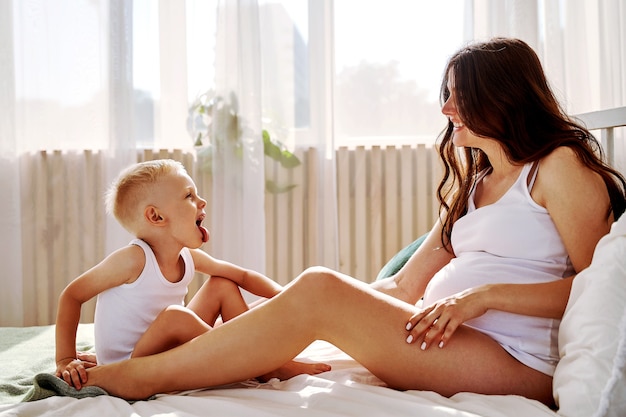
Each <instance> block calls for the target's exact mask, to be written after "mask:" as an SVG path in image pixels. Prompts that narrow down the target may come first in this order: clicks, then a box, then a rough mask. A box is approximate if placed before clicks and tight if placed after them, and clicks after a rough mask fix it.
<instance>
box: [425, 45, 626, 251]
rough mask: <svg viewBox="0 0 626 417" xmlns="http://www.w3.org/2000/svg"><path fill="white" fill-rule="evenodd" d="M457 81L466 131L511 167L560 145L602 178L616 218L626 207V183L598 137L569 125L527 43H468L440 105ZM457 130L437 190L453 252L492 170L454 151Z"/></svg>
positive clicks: (452, 67)
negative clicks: (459, 224) (477, 187)
mask: <svg viewBox="0 0 626 417" xmlns="http://www.w3.org/2000/svg"><path fill="white" fill-rule="evenodd" d="M451 75H452V76H453V82H454V91H455V98H456V102H455V104H456V109H457V111H458V114H459V117H460V119H461V121H462V122H463V124H464V125H465V126H466V127H467V128H468V129H469V130H470V131H472V132H473V133H475V134H476V135H478V136H481V137H487V138H492V139H494V140H497V141H499V142H500V143H501V144H502V146H503V149H504V152H505V154H506V156H507V157H508V159H509V161H511V162H513V163H516V164H526V163H528V162H533V161H538V160H540V159H542V158H543V157H545V156H547V155H549V154H550V153H551V152H552V151H553V150H554V149H556V148H557V147H559V146H567V147H569V148H571V149H572V150H573V151H574V152H576V155H577V156H578V158H579V159H580V161H581V162H582V163H583V164H584V165H585V166H587V167H589V168H590V169H591V170H593V171H594V172H597V173H598V174H599V175H600V176H602V178H603V180H604V182H605V184H606V187H607V189H608V192H609V197H610V200H611V207H610V209H609V212H608V213H607V218H608V216H609V215H610V213H611V211H612V212H613V215H614V218H615V219H617V218H618V217H619V216H620V215H621V214H622V213H623V212H624V209H625V208H626V195H625V193H626V191H625V190H626V180H625V179H624V176H622V175H621V174H620V173H619V172H618V171H616V170H615V169H613V168H611V167H610V166H609V165H608V164H607V163H606V162H605V159H604V154H603V152H602V148H601V147H600V145H599V144H598V141H597V140H596V138H595V137H594V136H593V135H592V134H591V133H590V132H589V131H588V130H587V129H586V128H585V127H584V126H582V125H581V124H579V123H576V122H575V121H574V120H573V119H571V118H569V117H568V116H567V115H566V114H565V112H564V111H563V109H562V108H561V106H560V105H559V103H558V101H557V99H556V97H555V96H554V94H553V92H552V90H551V88H550V86H549V85H548V81H547V79H546V76H545V74H544V72H543V68H542V66H541V62H540V61H539V58H538V57H537V55H536V54H535V52H534V51H533V50H532V49H531V48H530V47H529V46H528V45H527V44H526V43H525V42H523V41H521V40H518V39H509V38H494V39H491V40H490V41H487V42H481V43H474V44H470V45H468V46H466V47H464V48H462V49H461V50H460V51H458V52H457V53H456V54H455V55H453V56H452V58H450V60H449V62H448V65H447V67H446V70H445V73H444V78H443V82H442V85H441V94H440V99H441V102H442V104H443V103H444V102H445V101H446V100H447V99H448V97H449V96H450V91H449V90H448V78H449V77H450V76H451ZM452 131H453V125H452V122H451V121H448V126H447V127H446V129H445V130H444V131H443V132H442V134H441V136H440V140H441V141H440V144H439V154H440V156H441V158H442V160H443V165H444V176H443V178H442V180H441V183H440V184H439V187H438V189H437V197H438V199H439V201H440V203H441V208H440V216H441V218H442V222H443V232H442V236H441V238H442V242H443V243H444V246H445V247H446V248H447V249H448V250H450V249H451V247H450V237H451V234H452V225H453V224H454V222H455V221H456V220H457V219H458V218H460V217H461V216H463V215H464V214H465V213H466V212H467V203H468V199H469V195H470V192H471V190H472V187H473V186H474V182H475V180H476V174H477V173H479V172H480V171H482V170H483V169H485V168H488V167H489V166H490V162H489V160H488V159H487V156H486V155H485V154H484V153H483V151H481V150H480V149H477V148H462V149H460V150H459V148H456V147H455V146H454V144H453V143H452V136H453V134H452Z"/></svg>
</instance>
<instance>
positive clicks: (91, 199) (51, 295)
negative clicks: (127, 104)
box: [20, 145, 440, 325]
mask: <svg viewBox="0 0 626 417" xmlns="http://www.w3.org/2000/svg"><path fill="white" fill-rule="evenodd" d="M296 155H297V156H298V157H299V158H300V160H301V161H302V164H301V165H300V166H298V167H296V168H293V169H289V170H287V169H282V168H280V167H276V166H273V165H271V164H268V167H267V170H268V172H267V175H268V176H269V177H271V178H272V179H273V180H275V181H276V182H277V183H279V184H282V185H292V186H293V188H292V189H291V190H290V191H287V192H283V193H277V194H273V193H270V192H267V193H266V207H265V216H266V245H267V250H266V253H267V261H266V271H265V272H266V274H267V275H268V276H270V277H272V278H273V279H275V280H276V281H278V282H279V283H281V284H286V283H287V282H289V281H290V280H291V279H293V277H295V276H297V275H298V274H299V273H300V272H302V270H303V269H305V268H306V267H308V266H311V265H313V264H315V259H316V257H315V253H314V250H315V249H314V248H315V247H316V246H317V245H315V244H312V242H314V240H315V238H316V235H317V234H316V231H315V227H316V225H315V221H314V220H313V219H314V216H313V214H314V213H315V210H316V207H317V196H316V190H317V174H316V170H317V169H318V168H317V167H318V164H317V162H316V161H317V158H318V151H317V150H316V149H314V148H307V149H300V150H298V151H296ZM106 157H107V156H106V155H105V154H104V153H103V152H97V151H93V152H92V151H81V152H61V151H50V152H38V153H30V154H25V155H23V156H22V158H21V160H20V167H21V168H20V169H21V171H22V175H21V178H22V179H23V182H22V184H21V192H22V196H21V198H22V207H23V210H24V212H25V214H26V216H25V219H28V221H29V222H31V225H29V226H28V227H23V228H22V230H23V231H24V232H23V234H22V245H23V267H24V269H23V270H24V274H23V276H24V278H23V279H24V294H25V299H24V325H45V324H50V323H54V321H55V317H56V305H57V302H58V296H59V294H60V292H61V291H62V289H63V288H64V287H65V286H66V285H67V284H68V283H69V282H70V281H71V280H72V279H74V278H75V277H77V276H78V275H80V274H81V273H82V272H84V271H86V270H88V269H89V268H91V267H92V266H94V265H95V264H97V263H98V262H99V261H101V260H102V259H103V258H104V256H105V255H106V254H105V245H104V241H103V236H105V216H106V214H105V209H104V201H103V195H104V192H105V190H106V186H107V184H104V183H103V180H102V178H103V177H104V169H105V160H104V158H106ZM158 158H172V159H176V160H179V161H181V162H182V163H183V165H185V167H186V169H187V170H188V172H189V173H190V175H191V176H192V177H193V178H194V181H195V182H196V185H197V187H198V192H199V193H200V195H201V196H203V197H204V198H206V199H207V200H209V201H210V198H211V190H212V179H211V175H210V172H208V171H207V170H204V169H202V166H203V165H202V161H198V159H197V158H196V156H195V154H194V153H193V152H187V151H179V150H176V151H171V150H161V151H151V150H145V151H143V150H142V151H140V152H138V154H137V161H143V160H150V159H158ZM437 160H438V159H437V155H436V153H435V152H434V151H433V148H431V147H427V146H423V145H420V146H401V147H393V146H392V147H378V146H374V147H368V148H366V147H356V148H339V149H337V152H336V175H337V213H338V219H337V220H338V225H339V229H338V240H339V245H338V247H339V262H340V264H339V270H340V271H341V272H343V273H346V274H348V275H351V276H354V277H356V278H358V279H361V280H363V281H371V280H373V279H374V278H375V277H376V274H377V273H378V270H379V269H380V268H381V267H382V266H383V265H384V264H385V263H386V261H387V260H388V259H389V258H391V257H392V256H393V254H395V253H396V252H397V251H398V250H399V249H401V248H402V247H403V246H405V245H406V244H408V243H410V242H411V241H413V240H414V239H415V238H416V237H418V236H419V235H421V234H423V233H425V232H427V231H428V230H429V229H430V227H431V225H432V224H433V222H434V219H435V218H436V215H437V204H436V198H435V190H436V186H437V182H438V179H439V177H440V174H439V165H438V162H437ZM24 179H27V180H24ZM206 210H207V219H210V218H211V213H210V210H211V205H210V204H209V205H207V207H206ZM206 225H207V226H208V227H209V228H210V224H209V223H208V222H207V223H206ZM215 239H216V241H213V240H211V241H210V242H209V243H208V244H206V245H205V246H204V248H205V249H206V250H207V251H208V252H211V245H212V244H219V239H218V238H217V237H216V238H215ZM202 282H203V278H202V277H199V278H198V279H196V280H194V283H193V284H192V286H191V287H190V292H189V296H191V295H193V294H194V293H195V291H196V290H197V289H198V288H199V286H200V285H201V284H202ZM94 305H95V300H92V301H90V302H89V303H87V304H86V305H85V306H84V307H83V311H82V317H81V320H82V321H84V322H90V321H92V320H93V310H94Z"/></svg>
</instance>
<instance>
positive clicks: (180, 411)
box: [0, 341, 557, 417]
mask: <svg viewBox="0 0 626 417" xmlns="http://www.w3.org/2000/svg"><path fill="white" fill-rule="evenodd" d="M299 358H300V360H312V361H323V362H326V363H330V364H331V365H332V366H333V370H332V371H330V372H326V373H323V374H320V375H316V376H310V375H299V376H296V377H294V378H291V379H290V380H287V381H278V380H272V381H269V382H267V383H264V384H261V383H256V382H253V381H248V382H247V383H242V384H233V385H229V386H226V387H220V388H214V389H205V390H196V391H189V392H185V393H179V394H176V395H159V396H157V398H156V399H153V400H149V401H138V402H135V403H132V404H130V403H128V402H126V401H124V400H122V399H120V398H115V397H107V396H101V397H95V398H86V399H82V400H76V399H73V398H67V397H52V398H47V399H45V400H41V401H35V402H31V403H20V404H11V405H0V416H35V415H36V416H98V417H101V416H118V415H119V416H121V415H124V416H131V415H132V416H155V415H161V416H163V415H167V416H246V417H248V416H294V415H298V416H391V415H393V416H409V415H410V416H428V417H439V416H441V417H444V416H446V417H450V416H463V417H466V416H483V417H504V416H506V417H535V416H536V417H554V416H557V414H556V413H555V412H554V411H552V410H550V409H549V408H548V407H546V406H544V405H543V404H541V403H539V402H537V401H534V400H529V399H527V398H524V397H519V396H511V395H509V396H495V395H491V396H487V395H480V394H472V393H461V394H457V395H455V396H453V397H451V398H446V397H443V396H441V395H438V394H436V393H434V392H426V391H397V390H392V389H389V388H386V387H385V386H384V384H383V383H382V381H380V380H379V379H378V378H376V377H375V376H374V375H372V374H371V373H370V372H369V371H367V370H366V369H365V368H363V367H362V366H360V365H359V364H358V363H357V362H355V361H354V360H352V359H351V358H350V357H348V356H347V355H345V354H344V353H343V352H341V351H340V350H338V349H337V348H335V347H334V346H332V345H330V344H328V343H326V342H321V341H318V342H315V343H313V344H312V345H311V346H309V347H308V348H307V349H306V350H305V351H304V352H303V353H302V354H301V355H300V357H299Z"/></svg>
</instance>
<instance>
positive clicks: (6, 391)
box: [0, 324, 93, 404]
mask: <svg viewBox="0 0 626 417" xmlns="http://www.w3.org/2000/svg"><path fill="white" fill-rule="evenodd" d="M76 340H77V348H78V350H84V351H87V350H91V349H93V325H92V324H81V325H80V326H79V327H78V333H77V335H76ZM54 370H55V362H54V326H36V327H0V404H14V403H18V402H20V401H21V400H22V399H23V398H24V397H25V396H26V394H27V393H28V392H29V391H30V390H31V388H32V387H33V381H34V380H33V378H34V377H35V375H36V374H39V373H42V372H50V373H51V372H54Z"/></svg>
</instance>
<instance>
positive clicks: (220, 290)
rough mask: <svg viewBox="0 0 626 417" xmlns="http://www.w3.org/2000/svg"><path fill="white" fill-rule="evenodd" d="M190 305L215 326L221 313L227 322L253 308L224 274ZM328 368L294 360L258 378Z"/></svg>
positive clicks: (211, 280)
mask: <svg viewBox="0 0 626 417" xmlns="http://www.w3.org/2000/svg"><path fill="white" fill-rule="evenodd" d="M263 301H264V300H263ZM187 307H189V308H190V309H192V310H193V311H195V312H196V313H197V314H198V316H199V317H202V318H203V319H204V320H205V321H206V320H207V319H209V320H210V321H209V323H211V325H212V326H214V325H215V322H216V320H217V318H218V316H219V315H221V317H222V321H223V322H227V321H228V320H231V319H233V318H235V317H237V316H239V315H240V314H242V313H245V312H246V311H248V310H249V309H250V307H249V306H248V304H246V301H245V300H244V298H243V296H242V295H241V291H240V290H239V286H238V285H237V284H235V283H234V282H233V281H231V280H229V279H226V278H220V277H211V278H209V279H208V280H207V281H206V282H205V283H204V284H203V285H202V287H201V288H200V289H199V290H198V292H197V293H196V294H195V295H194V296H193V298H192V299H191V301H190V302H189V304H188V305H187ZM326 371H330V366H329V365H327V364H324V363H305V362H297V361H290V362H287V363H286V364H284V365H283V366H281V367H280V368H278V369H275V370H274V371H272V372H269V373H266V374H263V375H260V376H258V377H257V379H259V380H260V381H269V380H270V379H272V378H278V379H280V380H281V381H282V380H286V379H289V378H291V377H294V376H296V375H301V374H309V375H316V374H319V373H322V372H326Z"/></svg>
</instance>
